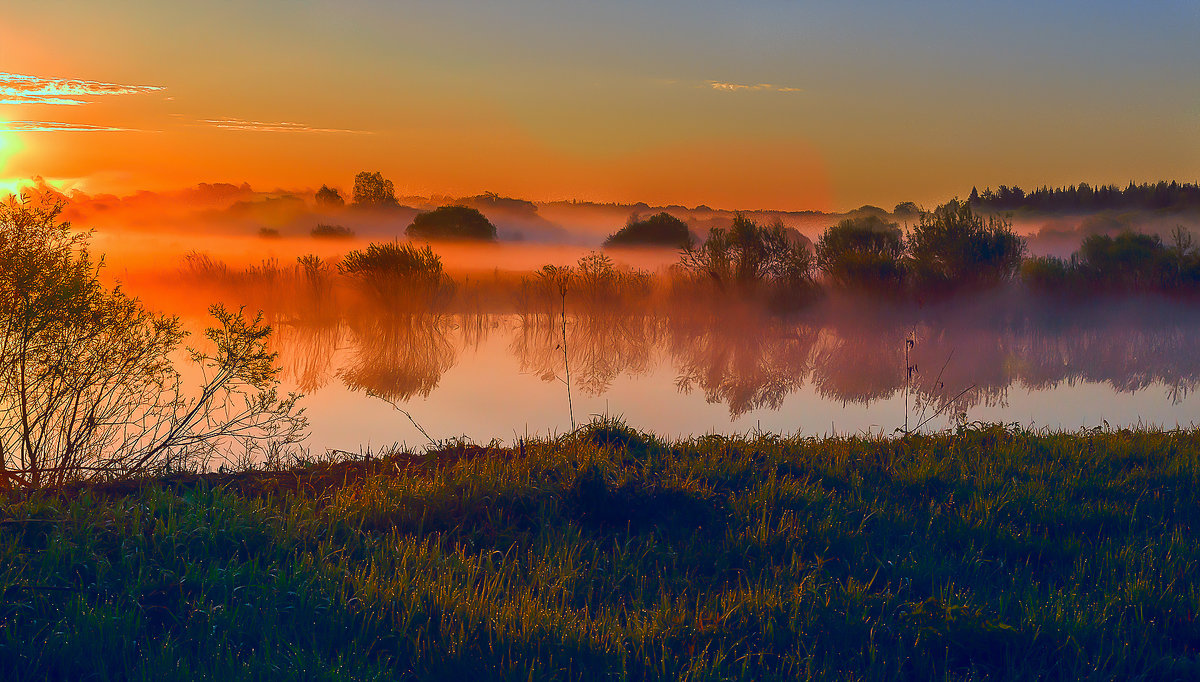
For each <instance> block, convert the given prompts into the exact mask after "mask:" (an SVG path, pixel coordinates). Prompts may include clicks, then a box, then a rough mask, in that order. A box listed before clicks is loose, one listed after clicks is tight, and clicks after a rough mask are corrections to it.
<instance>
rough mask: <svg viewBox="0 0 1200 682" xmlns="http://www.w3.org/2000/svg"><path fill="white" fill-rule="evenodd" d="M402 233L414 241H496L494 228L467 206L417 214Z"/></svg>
mask: <svg viewBox="0 0 1200 682" xmlns="http://www.w3.org/2000/svg"><path fill="white" fill-rule="evenodd" d="M404 233H405V234H407V235H408V236H409V237H413V238H415V239H430V240H442V239H448V240H460V239H467V240H479V241H495V240H496V226H495V225H493V224H492V223H491V221H489V220H488V219H487V218H486V217H484V215H483V214H482V213H480V212H479V211H477V210H476V209H473V208H469V207H467V206H442V207H440V208H435V209H434V210H432V211H427V212H425V213H419V214H417V217H415V218H413V221H412V224H411V225H409V226H408V229H406V230H405V231H404Z"/></svg>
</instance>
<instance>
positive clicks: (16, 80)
mask: <svg viewBox="0 0 1200 682" xmlns="http://www.w3.org/2000/svg"><path fill="white" fill-rule="evenodd" d="M163 89H164V88H163V87H162V86H159V85H120V84H118V83H103V82H100V81H86V80H79V79H75V78H41V77H39V76H26V75H22V74H18V73H5V72H3V71H0V104H58V105H66V106H78V105H81V104H90V103H91V102H92V101H93V100H94V99H95V98H97V97H106V96H109V95H140V94H145V93H148V92H156V91H158V90H163Z"/></svg>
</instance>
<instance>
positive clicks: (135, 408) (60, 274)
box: [0, 201, 305, 488]
mask: <svg viewBox="0 0 1200 682" xmlns="http://www.w3.org/2000/svg"><path fill="white" fill-rule="evenodd" d="M60 212H61V205H58V206H54V207H51V208H37V207H31V206H30V205H29V204H27V203H19V202H16V201H10V202H9V203H7V204H4V205H0V488H3V487H43V486H50V485H58V484H62V483H65V482H69V481H80V480H97V479H108V478H118V477H124V476H130V475H137V474H142V473H149V472H154V471H159V470H162V469H163V468H164V467H169V466H172V465H175V466H196V465H198V463H199V462H201V461H203V460H205V459H206V458H207V457H210V456H212V455H213V454H214V453H215V452H217V451H218V449H219V448H222V447H229V446H232V445H234V444H237V443H240V444H241V445H243V446H245V447H246V448H248V449H250V450H253V449H256V448H258V447H261V446H262V445H263V444H264V443H266V442H268V441H270V440H271V439H275V442H277V443H278V442H284V443H287V442H294V441H295V440H296V439H298V438H299V436H300V433H301V431H302V429H303V428H304V425H305V422H304V418H303V415H302V412H300V411H297V410H296V404H295V403H296V396H294V395H289V396H287V397H285V398H280V397H279V396H278V394H277V386H278V382H277V379H276V374H277V371H278V370H277V368H276V367H275V366H274V362H275V354H274V353H271V352H269V351H268V350H267V338H268V336H269V334H270V332H271V329H270V327H268V326H266V325H264V324H262V316H261V314H260V315H259V316H258V317H256V318H255V319H254V320H252V321H247V320H246V319H244V318H243V316H242V314H241V312H240V311H239V312H236V313H235V312H231V311H228V310H226V309H225V308H224V307H222V306H219V305H216V306H213V307H212V308H211V309H210V310H211V312H212V315H213V317H214V318H215V319H216V323H217V324H216V325H215V326H213V327H212V328H210V329H208V330H207V332H206V333H205V335H206V337H207V338H208V340H209V342H210V346H211V348H210V349H209V350H201V349H197V348H188V349H187V357H188V358H189V359H190V361H191V362H192V363H194V365H195V366H196V368H197V370H198V374H199V375H200V376H201V381H200V384H199V386H198V387H196V388H195V389H194V390H191V391H189V390H188V389H187V387H186V386H185V385H184V382H183V380H182V377H181V374H180V371H179V369H178V368H177V367H176V365H175V363H174V361H173V359H174V358H175V356H177V355H178V351H179V350H180V346H181V344H182V343H183V340H184V338H185V337H186V336H187V332H185V331H184V330H183V328H182V326H181V323H180V321H179V319H178V318H175V317H167V316H162V315H156V314H153V313H150V312H148V311H147V310H146V309H144V308H143V307H142V305H141V303H140V302H139V301H138V300H137V299H135V298H131V297H129V296H128V295H126V294H125V293H124V292H123V291H122V290H121V289H120V288H119V287H117V288H112V289H109V288H106V287H105V286H104V285H103V284H102V283H101V281H100V278H99V274H100V270H101V267H102V263H101V262H99V261H95V260H93V259H92V258H91V256H90V254H89V253H88V251H87V236H86V235H84V234H78V233H72V232H71V231H70V227H69V225H68V224H67V223H65V222H59V221H58V216H59V214H60Z"/></svg>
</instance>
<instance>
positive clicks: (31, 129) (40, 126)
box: [0, 121, 134, 133]
mask: <svg viewBox="0 0 1200 682" xmlns="http://www.w3.org/2000/svg"><path fill="white" fill-rule="evenodd" d="M0 130H7V131H11V132H14V133H58V132H79V133H109V132H132V131H134V129H133V128H117V127H114V126H100V125H90V124H87V123H61V122H58V121H9V122H8V123H0Z"/></svg>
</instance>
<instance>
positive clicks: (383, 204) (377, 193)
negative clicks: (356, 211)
mask: <svg viewBox="0 0 1200 682" xmlns="http://www.w3.org/2000/svg"><path fill="white" fill-rule="evenodd" d="M354 204H355V205H356V206H361V207H363V208H391V207H393V206H399V205H400V202H398V201H396V189H395V187H393V185H392V181H391V180H385V179H384V177H383V174H382V173H380V172H378V171H376V172H374V173H368V172H366V171H363V172H361V173H359V174H358V175H355V176H354Z"/></svg>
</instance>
